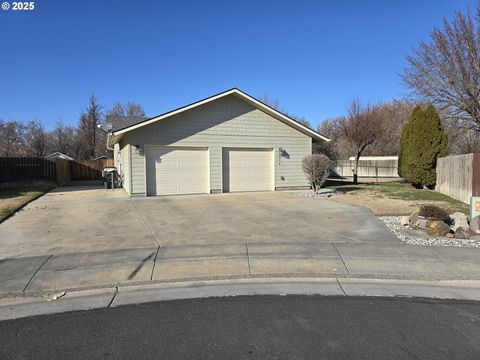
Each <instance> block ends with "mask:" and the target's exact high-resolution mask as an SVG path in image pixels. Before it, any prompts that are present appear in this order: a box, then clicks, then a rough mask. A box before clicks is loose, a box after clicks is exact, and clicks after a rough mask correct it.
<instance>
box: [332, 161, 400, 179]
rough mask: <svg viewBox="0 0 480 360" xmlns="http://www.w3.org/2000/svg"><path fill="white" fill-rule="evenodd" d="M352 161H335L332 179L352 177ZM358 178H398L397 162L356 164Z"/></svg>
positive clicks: (363, 162) (361, 162) (364, 162)
mask: <svg viewBox="0 0 480 360" xmlns="http://www.w3.org/2000/svg"><path fill="white" fill-rule="evenodd" d="M353 166H354V161H353V160H337V162H336V164H335V167H334V169H333V173H334V174H333V176H332V178H346V177H353V171H352V169H353ZM358 177H359V178H376V179H378V178H399V176H398V160H362V158H360V161H359V163H358Z"/></svg>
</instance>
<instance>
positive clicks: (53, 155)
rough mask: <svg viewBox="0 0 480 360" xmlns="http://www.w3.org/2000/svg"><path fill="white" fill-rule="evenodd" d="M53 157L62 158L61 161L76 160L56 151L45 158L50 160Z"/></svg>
mask: <svg viewBox="0 0 480 360" xmlns="http://www.w3.org/2000/svg"><path fill="white" fill-rule="evenodd" d="M51 157H56V158H61V159H65V160H75V159H74V158H73V157H71V156H68V155H66V154H64V153H61V152H60V151H55V152H53V153H51V154H48V155H47V156H45V159H48V158H51Z"/></svg>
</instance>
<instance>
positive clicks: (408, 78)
mask: <svg viewBox="0 0 480 360" xmlns="http://www.w3.org/2000/svg"><path fill="white" fill-rule="evenodd" d="M407 61H408V62H409V67H407V68H406V69H404V73H403V76H402V78H403V80H404V81H405V83H406V84H407V85H408V86H409V87H410V88H411V89H412V90H413V92H414V93H415V94H416V95H418V96H420V97H422V98H423V99H425V100H427V101H429V102H431V103H432V104H434V105H435V106H436V107H437V108H439V109H440V110H444V111H445V112H446V113H447V114H448V115H449V117H450V118H452V119H454V120H456V121H457V122H458V123H459V125H460V126H463V127H465V128H468V129H474V130H476V131H480V5H479V6H478V8H477V14H476V16H475V17H474V18H472V15H471V13H470V11H468V12H467V13H466V14H463V13H461V12H459V11H457V12H456V13H455V16H454V18H453V20H452V21H448V20H446V19H444V21H443V28H442V29H440V28H434V29H433V31H432V32H431V41H430V42H428V43H427V42H423V41H421V42H420V43H419V46H418V48H417V49H414V52H413V55H409V56H407Z"/></svg>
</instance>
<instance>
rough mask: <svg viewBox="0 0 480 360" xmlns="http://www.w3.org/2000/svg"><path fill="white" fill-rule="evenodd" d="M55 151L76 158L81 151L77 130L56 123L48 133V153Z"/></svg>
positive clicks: (61, 123) (60, 122)
mask: <svg viewBox="0 0 480 360" xmlns="http://www.w3.org/2000/svg"><path fill="white" fill-rule="evenodd" d="M55 151H59V152H61V153H63V154H66V155H69V156H72V157H74V158H78V157H79V155H80V152H81V151H80V141H79V139H78V137H77V129H75V128H74V127H73V126H68V125H65V124H64V123H63V122H62V121H59V122H57V124H56V125H55V128H54V129H53V130H52V131H51V132H50V133H49V152H55Z"/></svg>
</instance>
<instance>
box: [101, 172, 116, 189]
mask: <svg viewBox="0 0 480 360" xmlns="http://www.w3.org/2000/svg"><path fill="white" fill-rule="evenodd" d="M102 178H103V187H104V188H105V189H115V188H118V172H117V169H116V168H106V169H103V170H102Z"/></svg>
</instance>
